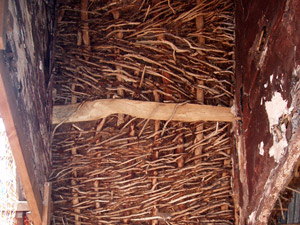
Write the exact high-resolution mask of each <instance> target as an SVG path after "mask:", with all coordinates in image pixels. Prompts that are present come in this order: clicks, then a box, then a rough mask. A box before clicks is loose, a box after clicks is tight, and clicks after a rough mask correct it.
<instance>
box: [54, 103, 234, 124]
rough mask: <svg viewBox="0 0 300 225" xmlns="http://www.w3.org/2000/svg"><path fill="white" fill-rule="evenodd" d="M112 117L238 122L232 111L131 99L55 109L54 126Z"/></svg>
mask: <svg viewBox="0 0 300 225" xmlns="http://www.w3.org/2000/svg"><path fill="white" fill-rule="evenodd" d="M112 114H126V115H130V116H133V117H137V118H143V119H152V120H164V121H168V120H172V121H182V122H196V121H223V122H232V121H233V120H234V116H233V114H232V113H231V111H230V108H229V107H221V106H208V105H198V104H183V103H179V104H176V103H160V102H147V101H135V100H128V99H100V100H94V101H88V102H85V103H83V104H71V105H60V106H58V105H57V106H54V107H53V115H52V123H53V124H59V123H61V122H65V123H73V122H84V121H93V120H98V119H101V118H105V117H107V116H109V115H112Z"/></svg>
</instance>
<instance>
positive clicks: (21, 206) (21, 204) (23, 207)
mask: <svg viewBox="0 0 300 225" xmlns="http://www.w3.org/2000/svg"><path fill="white" fill-rule="evenodd" d="M0 211H1V212H3V211H16V212H27V211H30V209H29V206H28V203H27V201H18V202H17V208H16V209H15V208H14V207H13V205H8V206H3V205H1V207H0Z"/></svg>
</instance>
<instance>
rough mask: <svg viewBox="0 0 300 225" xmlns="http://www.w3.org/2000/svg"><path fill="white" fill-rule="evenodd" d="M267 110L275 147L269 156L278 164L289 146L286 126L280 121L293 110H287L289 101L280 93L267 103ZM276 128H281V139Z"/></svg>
mask: <svg viewBox="0 0 300 225" xmlns="http://www.w3.org/2000/svg"><path fill="white" fill-rule="evenodd" d="M270 79H271V78H270ZM272 79H273V78H272ZM265 108H266V111H267V114H268V118H269V130H270V133H271V134H272V135H273V146H272V147H271V148H270V149H269V155H270V157H274V160H275V162H277V163H278V162H279V161H280V159H281V157H282V156H283V154H284V151H285V148H286V147H287V146H288V143H287V140H286V136H285V131H286V129H285V126H284V125H283V126H279V125H278V123H279V119H280V117H281V116H283V115H285V114H289V113H290V112H291V110H292V109H289V108H287V101H286V100H284V99H283V98H282V96H281V94H280V93H279V92H275V93H274V94H273V96H272V99H271V101H266V102H265ZM275 126H277V127H278V126H279V127H278V129H279V128H280V131H281V136H282V137H280V139H279V138H278V137H277V134H276V133H275V131H274V127H275ZM278 129H277V130H278Z"/></svg>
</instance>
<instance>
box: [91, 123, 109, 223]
mask: <svg viewBox="0 0 300 225" xmlns="http://www.w3.org/2000/svg"><path fill="white" fill-rule="evenodd" d="M105 121H106V119H105V118H103V119H102V120H101V122H100V123H99V124H98V125H97V127H96V133H95V138H97V140H96V144H98V143H99V142H100V141H101V139H100V135H98V132H100V131H101V130H102V128H103V126H104V124H105ZM100 156H101V152H99V153H98V154H97V157H100ZM98 187H99V181H98V180H96V181H95V182H94V190H95V192H96V193H97V194H96V198H97V199H98V198H99V197H100V193H98ZM100 207H101V205H100V202H96V204H95V208H96V209H99V208H100ZM101 224H102V223H101V222H98V225H101Z"/></svg>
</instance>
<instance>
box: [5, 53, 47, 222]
mask: <svg viewBox="0 0 300 225" xmlns="http://www.w3.org/2000/svg"><path fill="white" fill-rule="evenodd" d="M2 62H3V58H2V55H0V95H1V98H0V113H1V117H2V118H3V120H4V124H5V128H6V133H7V137H8V140H9V143H10V147H11V150H12V153H13V156H14V160H15V163H16V167H17V171H18V175H19V177H20V180H21V183H22V188H23V191H24V193H25V195H26V199H27V202H28V205H29V208H30V210H31V213H32V215H33V216H32V217H33V222H34V224H36V225H40V224H41V223H42V208H43V205H42V197H41V194H40V192H39V188H38V185H37V181H36V178H35V176H34V172H33V171H34V168H33V164H32V160H31V158H30V155H31V154H30V150H31V147H30V144H29V142H28V141H27V140H26V137H25V135H24V132H23V127H22V118H21V115H20V112H19V110H18V106H17V101H16V98H15V95H14V93H13V89H12V85H11V83H10V80H9V77H8V74H9V73H8V72H7V70H6V67H5V66H4V65H3V63H2Z"/></svg>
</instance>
